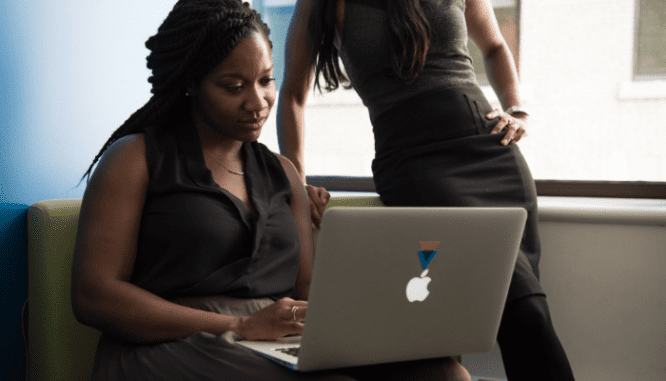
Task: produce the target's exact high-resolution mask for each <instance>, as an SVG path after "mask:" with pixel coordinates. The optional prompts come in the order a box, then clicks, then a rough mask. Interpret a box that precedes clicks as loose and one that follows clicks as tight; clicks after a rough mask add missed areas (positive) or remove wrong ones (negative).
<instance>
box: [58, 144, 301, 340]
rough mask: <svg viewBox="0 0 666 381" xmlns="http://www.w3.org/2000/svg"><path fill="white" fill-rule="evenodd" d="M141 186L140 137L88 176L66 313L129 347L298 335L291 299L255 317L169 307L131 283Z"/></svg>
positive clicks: (144, 174)
mask: <svg viewBox="0 0 666 381" xmlns="http://www.w3.org/2000/svg"><path fill="white" fill-rule="evenodd" d="M147 185H148V168H147V164H146V158H145V144H144V141H143V136H141V135H131V136H128V137H125V138H123V139H121V140H119V141H118V142H116V143H114V144H113V145H112V146H111V147H110V148H109V150H108V151H107V152H106V153H105V155H104V157H103V158H102V159H101V160H100V162H99V164H98V167H97V169H96V170H95V172H94V174H93V175H92V177H91V179H90V183H89V184H88V187H87V189H86V192H85V195H84V197H83V203H82V205H81V214H80V218H79V228H78V234H77V238H76V246H75V249H74V260H73V263H74V265H73V268H72V289H71V292H72V308H73V312H74V315H75V316H76V318H77V320H79V321H80V322H81V323H83V324H85V325H89V326H91V327H94V328H96V329H99V330H100V331H102V332H105V333H108V334H110V335H113V336H115V337H117V338H119V339H121V340H125V341H129V342H136V343H141V342H158V341H167V340H172V339H175V338H181V337H187V336H189V335H191V334H193V333H195V332H199V331H204V332H209V333H212V334H221V333H223V332H225V331H233V332H236V333H238V334H240V335H241V336H243V337H249V338H257V337H259V338H268V339H270V338H278V337H282V336H284V335H287V334H290V333H299V332H300V330H301V329H302V327H301V326H298V325H297V324H296V323H295V322H292V319H293V318H292V317H291V316H292V315H291V312H290V309H291V306H290V304H289V303H290V300H281V301H280V303H275V304H273V305H271V306H269V307H267V308H266V309H264V310H267V311H264V310H262V311H263V313H262V314H259V316H255V315H253V316H251V317H232V316H226V315H220V314H217V313H214V312H208V311H202V310H198V309H194V308H189V307H185V306H181V305H178V304H175V303H171V302H169V301H167V300H165V299H163V298H161V297H159V296H157V295H155V294H153V293H151V292H149V291H147V290H145V289H142V288H140V287H138V286H135V285H133V284H131V283H130V282H129V279H130V276H131V273H132V269H133V266H134V262H135V258H136V246H137V241H138V235H139V224H140V221H141V213H142V210H143V205H144V202H145V194H146V189H147ZM262 311H260V312H262ZM267 322H269V323H267ZM267 324H268V325H267ZM270 324H273V325H270ZM267 327H273V328H272V329H268V328H267Z"/></svg>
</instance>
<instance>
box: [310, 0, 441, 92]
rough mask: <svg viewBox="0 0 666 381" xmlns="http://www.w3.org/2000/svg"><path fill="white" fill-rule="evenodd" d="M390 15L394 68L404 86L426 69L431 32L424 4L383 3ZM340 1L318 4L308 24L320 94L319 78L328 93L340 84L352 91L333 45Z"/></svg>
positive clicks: (323, 0)
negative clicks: (422, 5)
mask: <svg viewBox="0 0 666 381" xmlns="http://www.w3.org/2000/svg"><path fill="white" fill-rule="evenodd" d="M384 1H385V5H386V10H387V12H388V15H389V25H388V27H389V35H390V39H391V67H392V71H393V73H394V74H395V75H396V77H398V78H399V79H400V80H402V81H403V82H405V83H410V82H413V81H414V80H415V79H416V77H418V75H419V73H420V72H421V70H423V67H424V66H425V60H426V55H427V54H428V50H429V49H430V38H431V29H430V24H429V23H428V20H427V19H426V17H425V13H424V11H423V8H422V7H421V2H422V1H423V0H382V2H384ZM336 4H337V0H320V1H317V2H316V4H315V6H314V7H313V9H312V13H311V14H310V17H309V20H308V36H309V37H310V39H311V42H312V45H313V49H312V55H311V57H310V61H311V63H312V66H314V68H315V87H316V88H319V90H320V91H321V84H320V83H319V78H320V76H321V77H323V79H324V84H325V88H326V90H327V91H333V90H335V89H337V88H338V87H339V86H340V84H343V86H344V87H345V88H351V84H350V81H349V78H347V76H346V74H345V73H344V71H343V70H342V69H341V67H340V64H339V57H340V52H339V51H338V48H337V47H336V46H335V44H334V43H333V40H334V36H335V24H336V20H337V18H336Z"/></svg>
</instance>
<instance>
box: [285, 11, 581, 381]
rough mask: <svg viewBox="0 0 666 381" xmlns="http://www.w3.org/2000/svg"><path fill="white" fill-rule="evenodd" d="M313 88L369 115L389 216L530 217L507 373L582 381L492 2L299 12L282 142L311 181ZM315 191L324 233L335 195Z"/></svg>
mask: <svg viewBox="0 0 666 381" xmlns="http://www.w3.org/2000/svg"><path fill="white" fill-rule="evenodd" d="M468 35H469V36H470V37H471V38H472V39H473V40H474V41H475V42H476V44H477V45H478V46H479V48H480V49H481V51H482V52H483V54H484V57H485V64H486V67H487V71H488V73H489V79H490V81H491V84H492V86H493V89H494V90H495V92H496V93H497V95H498V97H499V99H500V101H501V103H502V106H503V107H504V108H505V109H506V111H501V110H493V109H492V107H491V106H490V104H489V103H488V101H487V100H486V98H485V97H484V95H483V92H482V91H481V89H480V87H479V85H478V83H477V81H476V77H475V75H474V71H473V67H472V63H471V58H470V56H469V52H468V50H467V40H468ZM338 59H341V60H342V62H343V63H344V67H345V70H346V74H345V73H344V72H343V71H342V70H341V68H340V66H339V64H338ZM347 75H348V77H347ZM313 77H314V78H315V80H316V82H315V83H316V86H318V87H319V88H320V89H321V85H322V81H323V84H324V87H325V88H326V90H328V91H332V90H335V89H337V88H338V87H339V86H340V85H344V84H347V83H350V84H351V85H352V86H353V87H354V88H355V90H356V91H357V93H358V94H359V96H360V97H361V99H362V100H363V102H364V104H365V105H366V107H367V108H368V111H369V114H370V120H371V122H372V125H373V132H374V136H375V159H374V160H373V163H372V171H373V179H374V182H375V187H376V189H377V192H378V193H379V195H380V197H381V200H382V201H383V202H384V204H385V205H388V206H520V207H523V208H525V209H527V211H528V220H527V225H526V227H525V233H524V236H523V240H522V243H521V247H520V249H521V250H520V253H519V256H518V261H517V264H516V268H515V271H514V274H513V278H512V281H511V286H510V288H509V295H508V298H507V303H506V306H505V310H504V314H503V317H502V322H501V325H500V330H499V334H498V341H499V344H500V349H501V351H502V357H503V360H504V365H505V369H506V372H507V376H508V377H509V380H510V381H516V380H540V381H543V380H557V381H565V380H572V379H573V374H572V371H571V367H570V365H569V362H568V359H567V357H566V354H565V352H564V350H563V348H562V345H561V344H560V341H559V339H558V337H557V335H556V333H555V331H554V329H553V326H552V323H551V320H550V313H549V311H548V305H547V303H546V298H545V294H544V293H543V291H542V289H541V287H540V285H539V281H538V275H539V272H538V263H539V256H540V246H539V236H538V230H537V198H536V189H535V186H534V181H533V179H532V176H531V174H530V171H529V168H528V166H527V164H526V162H525V160H524V158H523V156H522V154H521V153H520V150H519V149H518V146H517V145H516V144H515V143H517V142H518V141H520V140H521V139H522V138H523V137H524V136H525V134H526V130H525V126H526V125H527V119H528V115H527V113H526V112H525V111H524V109H522V108H521V101H520V96H519V94H518V77H517V73H516V69H515V64H514V62H513V59H512V56H511V53H510V51H509V48H508V47H507V45H506V43H505V41H504V39H503V37H502V36H501V34H500V32H499V27H498V25H497V21H496V19H495V16H494V13H493V10H492V6H491V4H490V1H489V0H321V1H305V0H300V1H298V4H297V5H296V10H295V13H294V16H293V19H292V24H291V26H290V29H289V36H288V41H287V63H286V70H285V83H284V85H283V88H282V90H281V93H280V100H279V105H278V136H279V141H280V147H281V150H282V152H283V154H285V156H286V157H288V158H289V159H290V160H291V161H292V162H293V163H294V164H295V166H296V169H297V170H298V172H299V174H300V177H301V180H302V181H304V180H305V170H304V162H303V144H304V130H305V122H304V117H303V111H304V110H303V109H304V105H305V102H306V99H307V96H308V92H309V89H310V85H311V83H312V79H313ZM307 190H308V194H309V195H310V198H311V201H310V202H311V209H312V215H313V219H314V220H315V223H318V221H319V219H320V216H321V213H322V212H323V208H324V206H325V204H326V202H327V200H328V193H327V192H326V191H325V190H324V189H322V188H314V187H311V186H308V187H307Z"/></svg>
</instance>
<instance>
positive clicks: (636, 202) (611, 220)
mask: <svg viewBox="0 0 666 381" xmlns="http://www.w3.org/2000/svg"><path fill="white" fill-rule="evenodd" d="M331 197H335V198H349V199H356V198H361V199H362V198H373V199H374V198H378V195H377V194H376V193H374V192H331ZM538 202H539V221H541V222H546V221H548V222H576V223H596V224H620V225H650V226H666V200H651V199H633V198H596V197H595V198H590V197H547V196H540V197H539V201H538Z"/></svg>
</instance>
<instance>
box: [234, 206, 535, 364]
mask: <svg viewBox="0 0 666 381" xmlns="http://www.w3.org/2000/svg"><path fill="white" fill-rule="evenodd" d="M526 218H527V212H526V211H525V210H524V209H521V208H411V207H410V208H407V207H402V208H386V207H383V208H382V207H380V208H372V207H332V208H329V209H327V210H326V212H325V213H324V216H323V219H322V224H321V230H320V232H319V234H318V237H317V242H316V245H315V246H316V250H315V260H314V266H313V270H312V282H311V285H310V294H309V299H308V307H307V312H306V318H305V326H304V329H303V333H302V335H301V336H300V337H291V338H285V339H282V340H280V341H278V342H262V341H238V342H237V344H240V345H243V346H246V347H248V348H251V349H253V350H256V351H258V352H260V353H262V354H264V355H266V356H267V357H269V358H271V359H272V360H274V361H277V362H279V363H281V364H283V365H285V366H287V367H290V368H292V369H295V370H299V371H312V370H321V369H332V368H341V367H350V366H359V365H369V364H378V363H386V362H395V361H408V360H417V359H426V358H434V357H443V356H449V355H456V354H469V353H479V352H488V351H490V350H492V349H493V347H494V345H495V341H496V338H497V331H498V329H499V323H500V318H501V315H502V311H503V308H504V302H505V300H506V296H507V292H508V289H509V282H510V280H511V275H512V273H513V268H514V265H515V262H516V257H517V254H518V248H519V245H520V241H521V237H522V235H523V228H524V226H525V220H526ZM297 347H298V348H297ZM296 352H297V353H296Z"/></svg>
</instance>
